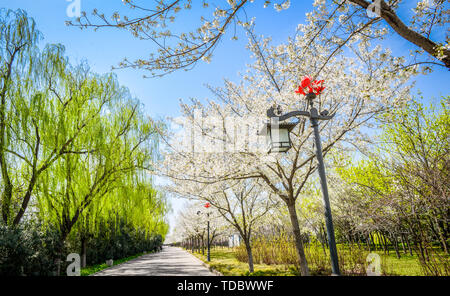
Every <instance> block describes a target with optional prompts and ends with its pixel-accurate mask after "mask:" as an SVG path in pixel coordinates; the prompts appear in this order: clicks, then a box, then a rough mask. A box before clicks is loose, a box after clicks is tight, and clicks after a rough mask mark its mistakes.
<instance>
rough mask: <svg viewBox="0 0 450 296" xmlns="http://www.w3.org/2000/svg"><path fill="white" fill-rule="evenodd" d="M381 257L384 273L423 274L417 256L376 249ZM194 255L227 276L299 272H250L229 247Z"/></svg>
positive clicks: (265, 268) (274, 268)
mask: <svg viewBox="0 0 450 296" xmlns="http://www.w3.org/2000/svg"><path fill="white" fill-rule="evenodd" d="M374 253H377V254H378V255H380V257H381V266H382V273H383V274H385V275H399V276H406V275H409V276H420V275H423V272H422V269H421V266H420V263H419V260H418V258H417V256H409V255H405V254H403V253H402V254H401V258H400V259H398V258H397V256H396V254H395V252H390V254H389V255H385V254H384V253H383V251H376V252H374ZM194 256H196V257H197V258H199V259H200V260H202V261H203V262H205V263H207V264H209V266H210V267H212V268H214V269H215V270H217V271H219V272H220V273H222V274H223V275H225V276H248V275H261V276H295V275H298V272H297V271H296V269H295V268H294V267H293V266H288V265H266V264H255V265H254V268H255V272H254V273H252V274H249V272H248V264H246V263H243V262H239V261H238V260H237V259H236V258H235V256H234V252H233V249H228V248H221V247H218V248H213V249H211V262H209V263H208V262H207V260H206V250H205V255H202V254H201V253H194Z"/></svg>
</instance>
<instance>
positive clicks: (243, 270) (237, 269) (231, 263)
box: [194, 247, 296, 276]
mask: <svg viewBox="0 0 450 296" xmlns="http://www.w3.org/2000/svg"><path fill="white" fill-rule="evenodd" d="M194 256H196V257H197V258H199V259H200V260H202V261H203V262H205V263H207V264H209V266H210V267H212V268H214V269H215V270H217V271H218V272H220V273H222V274H223V275H225V276H243V275H258V276H293V275H296V272H295V270H294V269H292V268H289V266H286V265H267V264H255V265H254V269H255V272H254V273H252V274H249V272H248V264H247V263H243V262H239V261H238V260H237V259H236V258H235V257H234V252H233V249H228V248H221V247H218V248H213V249H211V262H209V263H208V262H207V260H206V259H207V258H206V250H205V255H202V254H201V253H194Z"/></svg>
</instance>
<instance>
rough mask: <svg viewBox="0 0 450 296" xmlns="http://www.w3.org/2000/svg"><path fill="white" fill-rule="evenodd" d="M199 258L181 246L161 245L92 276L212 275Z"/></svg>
mask: <svg viewBox="0 0 450 296" xmlns="http://www.w3.org/2000/svg"><path fill="white" fill-rule="evenodd" d="M214 275H215V274H213V273H212V272H210V271H209V270H208V268H206V267H205V266H204V265H203V264H202V261H200V259H197V258H196V257H194V256H193V255H191V254H189V253H188V252H186V251H184V250H182V249H181V248H175V247H166V246H165V247H163V250H162V251H161V252H158V253H154V254H147V255H144V256H141V257H138V258H136V259H133V260H130V261H127V262H125V263H122V264H120V265H116V266H112V267H110V268H108V269H105V270H102V271H100V272H97V273H96V274H94V276H214Z"/></svg>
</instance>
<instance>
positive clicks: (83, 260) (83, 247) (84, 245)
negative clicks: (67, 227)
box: [81, 235, 87, 268]
mask: <svg viewBox="0 0 450 296" xmlns="http://www.w3.org/2000/svg"><path fill="white" fill-rule="evenodd" d="M86 251H87V238H86V237H85V236H84V235H82V236H81V267H82V268H85V267H86Z"/></svg>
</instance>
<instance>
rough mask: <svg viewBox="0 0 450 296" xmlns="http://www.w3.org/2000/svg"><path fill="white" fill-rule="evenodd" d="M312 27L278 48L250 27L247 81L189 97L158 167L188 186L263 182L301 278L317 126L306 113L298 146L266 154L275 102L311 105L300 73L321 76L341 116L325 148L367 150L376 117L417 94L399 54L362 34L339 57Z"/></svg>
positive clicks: (322, 100)
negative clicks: (301, 201)
mask: <svg viewBox="0 0 450 296" xmlns="http://www.w3.org/2000/svg"><path fill="white" fill-rule="evenodd" d="M314 28H315V27H314V24H313V23H312V22H311V23H309V24H307V25H300V26H299V28H298V31H297V32H296V34H295V36H294V38H290V39H289V40H288V41H287V42H286V43H284V44H280V45H278V46H272V45H271V44H270V39H260V40H259V39H258V38H257V37H256V36H255V35H254V34H253V33H252V32H251V31H249V32H248V33H249V39H250V42H249V49H250V51H251V53H252V56H253V58H254V59H255V62H254V63H253V64H252V65H250V66H249V68H248V70H247V71H246V73H245V74H243V75H242V81H241V82H239V83H234V82H231V81H228V80H225V83H224V86H223V87H218V88H213V87H210V89H211V91H212V94H213V96H214V98H213V99H209V100H207V101H206V103H202V102H200V101H198V100H195V99H192V101H191V102H190V103H182V105H181V108H182V114H183V115H184V120H185V122H184V128H183V129H182V134H181V136H180V135H172V136H170V135H169V136H167V135H166V142H167V144H168V145H167V151H166V152H165V160H164V163H162V164H161V167H160V174H161V175H164V176H168V177H170V178H171V179H172V180H177V182H178V181H182V182H181V183H180V184H182V183H183V182H184V183H185V184H188V183H190V182H192V181H195V182H198V183H203V184H213V183H215V182H219V181H229V180H242V179H257V180H260V181H262V182H263V183H264V184H265V186H266V188H267V191H269V192H271V193H273V194H274V195H276V196H277V197H279V198H280V200H281V201H283V202H284V204H285V206H286V208H287V210H288V212H289V217H290V221H291V224H292V231H293V234H294V238H295V243H296V248H297V251H298V256H299V259H300V265H301V268H300V269H301V274H302V275H308V274H309V269H308V264H307V262H306V258H305V254H304V251H303V243H302V240H301V232H300V225H299V222H298V216H297V208H296V200H297V199H298V197H299V196H300V195H301V193H302V190H303V189H304V187H305V184H306V183H307V181H308V180H309V178H310V176H311V175H312V174H313V173H315V171H316V169H317V164H316V162H315V149H314V146H313V139H312V129H311V127H310V125H309V124H308V122H307V121H306V119H305V118H299V119H298V124H297V125H296V127H295V128H294V129H293V130H292V132H291V140H292V149H290V150H289V151H288V152H287V153H285V154H274V155H268V154H267V153H266V151H261V149H256V148H255V147H260V146H261V145H258V143H260V139H261V137H258V136H257V132H258V130H259V129H260V128H261V126H260V125H259V126H258V119H259V124H261V123H262V122H263V121H265V120H266V119H267V117H266V111H267V109H268V108H269V107H270V106H272V105H280V106H281V108H282V109H283V110H286V111H288V110H289V111H291V110H307V102H306V100H304V97H303V96H302V95H299V94H296V93H295V90H296V89H297V86H298V83H299V81H300V78H301V77H303V76H305V75H308V74H309V75H310V76H311V77H312V78H316V77H318V76H319V74H320V79H321V80H324V81H325V83H324V86H325V87H326V89H325V90H324V91H323V92H322V94H321V95H320V96H318V98H317V100H316V103H315V104H316V107H317V109H318V110H319V112H322V111H323V110H328V111H329V112H330V114H333V115H334V117H333V119H332V120H329V121H326V122H323V123H321V126H320V130H321V131H320V133H321V135H322V142H323V147H322V149H323V154H324V155H325V156H326V155H327V154H328V153H329V152H330V151H332V149H351V148H352V147H357V148H359V149H361V147H363V146H364V145H365V144H367V142H368V141H370V136H369V135H368V134H367V132H365V131H367V129H366V128H367V127H373V126H374V124H375V118H376V117H377V116H378V115H380V114H383V113H385V112H387V111H389V110H392V109H393V108H397V107H399V106H402V105H403V104H404V102H406V101H407V100H408V99H409V89H410V85H408V84H407V82H408V80H409V78H410V77H411V76H412V75H413V74H414V73H415V71H411V69H408V68H405V69H401V70H398V69H397V70H396V71H395V72H393V71H392V69H393V68H392V67H393V63H392V62H393V61H395V60H396V58H395V57H392V56H391V54H390V53H389V52H388V51H383V50H382V49H381V46H371V45H370V42H368V41H364V40H361V41H354V42H353V43H352V45H349V48H350V49H351V53H349V52H347V51H344V50H343V49H338V51H337V52H336V53H335V54H334V55H332V56H331V55H330V54H331V52H332V51H334V50H335V49H334V48H333V47H330V46H329V44H328V43H327V38H326V36H316V38H315V39H314V41H313V42H311V36H312V34H314V32H315V29H314ZM365 30H367V31H370V30H371V29H370V28H366V29H365ZM299 53H301V55H299ZM183 147H184V148H183ZM219 148H220V149H219ZM180 186H181V185H180ZM186 186H189V185H186Z"/></svg>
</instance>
